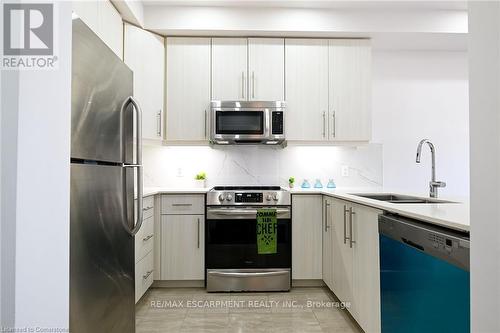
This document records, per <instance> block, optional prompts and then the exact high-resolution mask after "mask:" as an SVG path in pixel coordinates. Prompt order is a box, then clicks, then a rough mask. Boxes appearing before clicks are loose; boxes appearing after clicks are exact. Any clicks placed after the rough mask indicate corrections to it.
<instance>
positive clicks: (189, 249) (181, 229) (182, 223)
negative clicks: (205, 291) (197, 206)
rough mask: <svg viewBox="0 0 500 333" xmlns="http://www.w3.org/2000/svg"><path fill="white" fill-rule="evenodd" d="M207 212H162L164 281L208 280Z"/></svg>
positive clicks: (162, 266) (162, 271)
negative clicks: (206, 260) (205, 264)
mask: <svg viewBox="0 0 500 333" xmlns="http://www.w3.org/2000/svg"><path fill="white" fill-rule="evenodd" d="M204 225H205V217H204V215H162V217H161V272H160V278H161V280H203V279H204V276H205V274H204V253H205V251H204V247H205V245H204V239H205V237H204V235H205V228H204Z"/></svg>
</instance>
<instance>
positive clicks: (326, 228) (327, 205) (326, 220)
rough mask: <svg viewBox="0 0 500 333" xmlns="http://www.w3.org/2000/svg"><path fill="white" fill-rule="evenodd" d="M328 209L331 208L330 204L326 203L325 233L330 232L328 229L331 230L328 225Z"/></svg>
mask: <svg viewBox="0 0 500 333" xmlns="http://www.w3.org/2000/svg"><path fill="white" fill-rule="evenodd" d="M328 207H330V203H329V202H328V201H325V232H328V228H330V226H329V225H328Z"/></svg>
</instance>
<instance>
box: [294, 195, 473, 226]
mask: <svg viewBox="0 0 500 333" xmlns="http://www.w3.org/2000/svg"><path fill="white" fill-rule="evenodd" d="M290 192H291V193H292V194H322V195H328V196H331V197H334V198H337V199H340V200H346V201H350V202H354V203H357V204H360V205H364V206H369V207H372V208H376V209H380V210H383V211H387V212H391V213H395V214H399V215H401V216H406V217H410V218H414V219H418V220H422V221H426V222H429V223H432V224H435V225H439V226H443V227H447V228H451V229H456V230H459V231H466V232H469V231H470V217H469V203H468V202H464V201H463V200H453V199H450V200H449V201H452V202H451V203H432V204H416V203H411V204H395V203H390V202H385V201H380V200H374V199H369V198H364V197H360V196H356V195H355V194H356V193H359V194H367V193H370V194H371V193H373V194H375V193H392V194H401V195H409V194H408V193H400V192H398V191H390V190H385V189H384V190H382V189H373V188H372V189H364V190H361V189H359V188H356V189H354V188H353V189H348V188H338V189H328V188H323V189H316V188H311V189H302V188H292V189H290ZM411 195H412V194H411ZM415 196H416V197H419V198H425V196H422V195H415ZM439 199H443V200H448V198H439Z"/></svg>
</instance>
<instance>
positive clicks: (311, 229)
mask: <svg viewBox="0 0 500 333" xmlns="http://www.w3.org/2000/svg"><path fill="white" fill-rule="evenodd" d="M321 206H322V202H321V195H310V194H306V195H293V196H292V230H293V231H292V244H293V245H292V279H294V280H316V279H319V280H321V278H322V259H321V257H322V249H321V243H322V240H321V239H322V231H321V230H322V227H321V225H322V214H321Z"/></svg>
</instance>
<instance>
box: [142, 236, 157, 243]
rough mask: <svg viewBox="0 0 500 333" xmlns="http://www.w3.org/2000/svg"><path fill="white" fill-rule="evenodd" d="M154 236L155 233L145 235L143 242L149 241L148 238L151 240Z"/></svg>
mask: <svg viewBox="0 0 500 333" xmlns="http://www.w3.org/2000/svg"><path fill="white" fill-rule="evenodd" d="M153 237H154V235H148V236H146V237H144V238H143V239H142V241H143V242H147V241H148V240H150V239H151V238H153Z"/></svg>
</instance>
